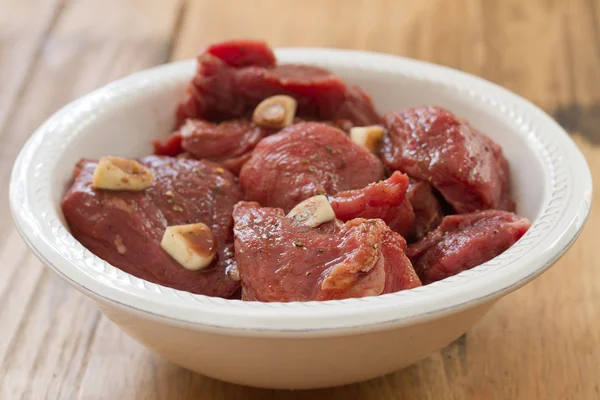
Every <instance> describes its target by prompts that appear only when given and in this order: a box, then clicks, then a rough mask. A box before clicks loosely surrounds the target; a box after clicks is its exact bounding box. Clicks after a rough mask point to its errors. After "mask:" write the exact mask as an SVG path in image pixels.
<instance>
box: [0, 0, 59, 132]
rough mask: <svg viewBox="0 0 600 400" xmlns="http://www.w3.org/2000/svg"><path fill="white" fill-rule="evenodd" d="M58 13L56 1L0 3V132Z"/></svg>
mask: <svg viewBox="0 0 600 400" xmlns="http://www.w3.org/2000/svg"><path fill="white" fill-rule="evenodd" d="M59 9H60V1H59V0H0V10H3V12H1V13H0V91H1V93H2V95H1V96H0V131H2V127H3V126H4V124H5V123H6V120H7V116H8V115H9V114H10V113H11V110H13V106H14V105H15V99H16V98H17V97H18V95H19V93H20V92H21V91H22V90H23V87H24V85H26V83H27V77H28V75H29V73H30V72H31V65H32V63H33V60H34V59H35V57H36V55H37V54H38V53H39V51H40V47H41V44H42V40H43V38H44V36H45V34H46V33H47V31H48V30H49V29H50V28H51V27H52V24H53V23H54V21H55V18H56V15H57V14H58V12H59ZM9 10H10V12H8V11H9Z"/></svg>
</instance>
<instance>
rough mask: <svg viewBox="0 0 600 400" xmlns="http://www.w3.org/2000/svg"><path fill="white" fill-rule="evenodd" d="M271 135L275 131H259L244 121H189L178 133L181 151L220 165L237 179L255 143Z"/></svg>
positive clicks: (247, 121)
mask: <svg viewBox="0 0 600 400" xmlns="http://www.w3.org/2000/svg"><path fill="white" fill-rule="evenodd" d="M273 132H276V130H274V129H267V128H261V127H259V126H256V125H254V124H253V123H252V122H250V121H249V120H247V119H239V120H231V121H225V122H221V123H219V124H214V123H212V122H207V121H202V120H191V119H190V120H188V121H187V122H186V123H185V124H184V125H183V126H182V127H181V129H180V133H181V136H182V148H183V150H184V151H187V152H188V153H190V154H191V155H192V156H193V157H194V158H198V159H204V160H210V161H214V162H216V163H219V164H221V165H222V166H223V167H225V168H227V169H228V170H229V171H231V172H232V173H233V174H236V175H237V174H239V171H240V169H241V168H242V165H244V163H245V162H246V161H248V159H250V153H251V152H252V150H253V149H254V147H256V145H257V144H258V142H260V140H261V139H262V138H264V137H266V136H268V135H270V134H271V133H273Z"/></svg>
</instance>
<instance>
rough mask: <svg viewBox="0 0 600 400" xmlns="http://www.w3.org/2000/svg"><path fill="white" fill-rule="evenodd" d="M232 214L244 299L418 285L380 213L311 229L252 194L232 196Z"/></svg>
mask: <svg viewBox="0 0 600 400" xmlns="http://www.w3.org/2000/svg"><path fill="white" fill-rule="evenodd" d="M233 218H234V221H235V225H234V232H235V251H236V259H237V265H238V268H239V273H240V278H241V280H242V299H243V300H258V301H286V302H287V301H309V300H332V299H344V298H349V297H364V296H376V295H379V294H383V293H391V292H396V291H399V290H403V289H410V288H413V287H416V286H420V282H419V278H418V277H417V275H416V274H415V272H414V270H413V268H412V266H411V265H410V261H409V260H408V258H406V256H405V254H404V250H405V248H406V242H404V239H402V237H401V236H400V235H399V234H397V233H394V232H392V231H391V230H390V229H389V228H388V227H387V226H386V225H385V224H384V223H383V222H382V221H381V220H377V219H373V220H366V219H360V218H359V219H354V220H352V221H349V222H346V223H345V224H342V223H341V222H340V221H333V222H329V223H327V224H324V225H321V226H320V227H318V228H313V229H311V228H307V227H305V226H303V225H300V224H296V223H295V222H294V220H293V219H292V218H287V217H286V216H285V215H284V214H283V210H281V209H277V208H267V207H263V208H261V207H260V205H259V204H257V203H250V202H240V203H238V204H237V205H236V206H235V209H234V212H233Z"/></svg>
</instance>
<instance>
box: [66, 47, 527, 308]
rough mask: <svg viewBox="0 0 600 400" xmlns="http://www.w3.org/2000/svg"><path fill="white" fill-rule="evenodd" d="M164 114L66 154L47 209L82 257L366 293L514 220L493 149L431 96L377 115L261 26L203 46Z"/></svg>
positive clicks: (425, 271)
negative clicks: (106, 147)
mask: <svg viewBox="0 0 600 400" xmlns="http://www.w3.org/2000/svg"><path fill="white" fill-rule="evenodd" d="M176 113H177V114H176V116H177V118H176V119H177V126H176V127H175V130H174V132H173V133H172V134H171V135H170V136H169V137H166V138H164V139H157V140H156V141H155V142H154V147H155V153H156V154H155V155H148V156H146V157H142V158H141V159H124V158H118V157H111V156H107V157H102V158H101V159H99V160H81V161H80V162H79V163H78V164H77V165H76V167H75V172H74V179H73V183H72V185H71V187H70V188H69V190H68V191H67V193H66V194H65V196H64V198H63V201H62V209H63V212H64V215H65V218H66V220H67V222H68V225H69V227H70V229H71V232H72V234H73V235H74V236H75V238H76V239H77V240H79V241H80V242H81V243H82V244H83V245H84V246H85V247H87V248H88V249H89V250H90V251H91V252H93V253H94V254H96V255H97V256H98V257H101V258H102V259H104V260H106V261H107V262H109V263H111V264H112V265H114V266H116V267H117V268H120V269H121V270H123V271H125V272H127V273H130V274H132V275H134V276H137V277H139V278H141V279H145V280H147V281H150V282H154V283H157V284H160V285H164V286H168V287H172V288H175V289H180V290H185V291H189V292H192V293H197V294H204V295H209V296H218V297H224V298H237V299H239V298H241V299H242V300H256V301H309V300H330V299H343V298H350V297H364V296H376V295H380V294H384V293H391V292H397V291H400V290H406V289H411V288H414V287H417V286H421V285H424V284H429V283H432V282H435V281H438V280H441V279H444V278H447V277H449V276H452V275H455V274H457V273H459V272H461V271H464V270H467V269H470V268H473V267H475V266H477V265H479V264H481V263H484V262H486V261H488V260H490V259H492V258H494V257H495V256H497V255H498V254H500V253H502V252H503V251H505V250H506V249H507V248H509V247H510V246H511V245H513V244H514V243H515V242H516V241H517V240H518V239H519V238H520V237H521V236H522V235H523V234H524V233H525V232H526V231H527V229H528V228H529V226H530V223H529V221H528V220H527V219H526V218H523V217H520V216H518V215H516V214H514V210H515V204H514V202H513V200H512V198H511V195H510V177H509V168H508V163H507V161H506V159H505V157H504V155H503V152H502V149H501V148H500V147H499V146H498V145H497V144H496V143H494V142H493V141H492V140H491V139H490V138H489V137H487V136H486V135H485V134H484V133H482V132H479V131H478V130H476V129H475V128H473V127H472V126H471V125H470V124H469V122H468V121H466V120H464V119H461V118H460V117H458V116H455V115H453V114H452V113H450V112H449V111H447V110H445V109H442V108H440V107H435V106H421V107H416V108H412V109H405V110H398V111H393V112H389V113H387V114H385V115H384V116H380V115H379V114H378V113H377V111H376V110H375V108H374V106H373V104H372V102H371V99H370V98H369V96H368V94H366V93H364V92H363V91H362V90H361V89H360V88H359V87H357V86H354V85H350V84H348V83H345V82H344V81H343V80H341V79H340V78H338V77H337V76H335V75H334V74H332V73H331V72H329V71H327V70H324V69H322V68H318V67H314V66H309V65H277V61H276V59H275V56H274V54H273V52H272V51H271V49H270V48H268V47H267V46H266V45H265V44H264V43H262V42H253V41H232V42H225V43H220V44H216V45H213V46H210V47H208V48H207V49H206V50H205V51H204V52H203V53H202V54H200V55H199V57H198V67H197V71H196V73H195V75H194V77H193V78H192V80H191V82H190V83H189V85H188V88H187V92H186V95H185V98H183V99H182V100H181V102H180V104H179V105H178V107H177V111H176Z"/></svg>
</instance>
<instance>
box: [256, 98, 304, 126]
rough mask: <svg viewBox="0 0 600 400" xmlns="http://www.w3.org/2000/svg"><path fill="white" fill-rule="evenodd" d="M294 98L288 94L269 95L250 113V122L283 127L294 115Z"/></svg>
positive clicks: (287, 124)
mask: <svg viewBox="0 0 600 400" xmlns="http://www.w3.org/2000/svg"><path fill="white" fill-rule="evenodd" d="M297 104H298V103H297V102H296V99H294V98H293V97H290V96H285V95H278V96H271V97H268V98H266V99H264V100H263V101H261V102H260V104H259V105H258V106H256V108H255V109H254V114H252V122H254V123H255V124H256V125H259V126H264V127H265V128H278V129H281V128H285V127H286V126H290V125H291V124H292V122H293V121H294V117H295V116H296V106H297Z"/></svg>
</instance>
